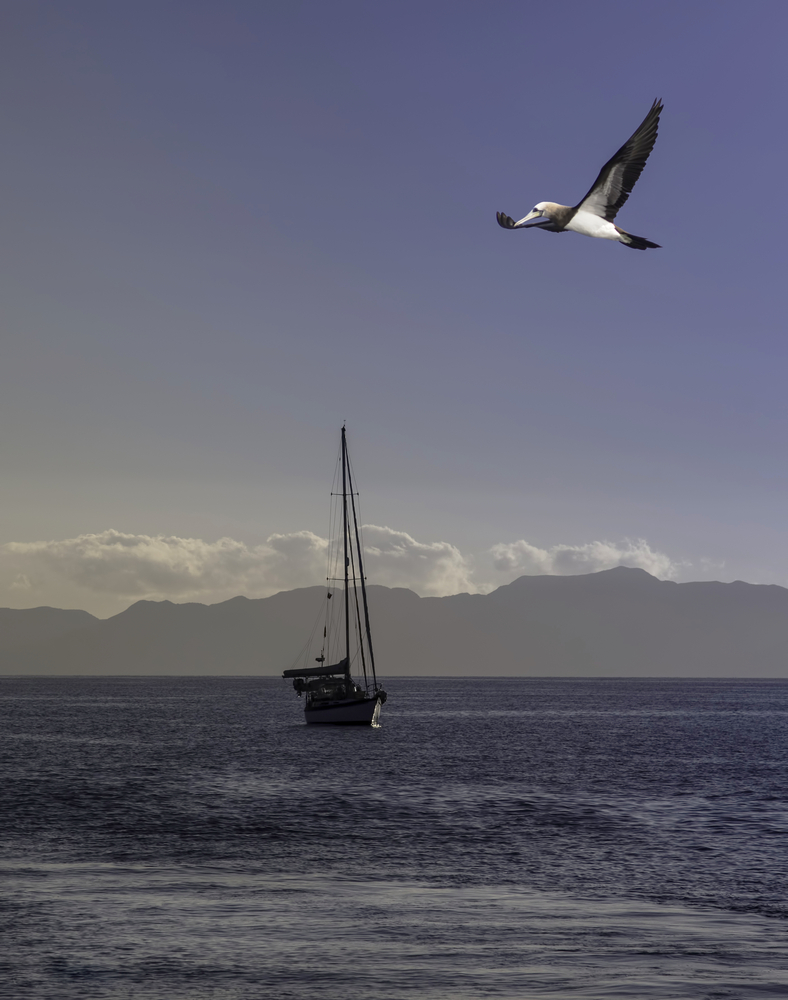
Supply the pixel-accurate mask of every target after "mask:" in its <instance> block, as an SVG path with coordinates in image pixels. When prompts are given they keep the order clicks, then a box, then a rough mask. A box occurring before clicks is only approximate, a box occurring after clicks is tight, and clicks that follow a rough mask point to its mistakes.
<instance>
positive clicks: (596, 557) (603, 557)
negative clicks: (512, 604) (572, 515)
mask: <svg viewBox="0 0 788 1000" xmlns="http://www.w3.org/2000/svg"><path fill="white" fill-rule="evenodd" d="M490 551H491V553H492V557H493V565H494V566H495V568H496V570H498V571H499V572H500V573H505V574H506V575H507V576H508V577H510V578H511V579H514V578H515V577H516V576H537V575H542V574H550V575H554V576H573V575H576V574H581V573H597V572H599V571H600V570H603V569H613V568H614V567H615V566H630V567H634V568H636V569H644V570H646V572H647V573H651V575H652V576H656V577H659V579H661V580H671V579H673V578H674V577H675V576H676V575H677V573H678V572H679V570H680V569H681V564H680V563H676V562H674V561H673V560H672V559H671V558H670V557H669V556H667V555H665V553H664V552H657V551H655V550H654V549H652V548H651V546H650V545H649V544H648V542H647V541H646V540H645V539H643V538H638V539H636V540H634V541H633V540H630V539H625V540H624V541H623V542H621V543H618V544H616V543H614V542H586V543H585V544H584V545H553V546H552V548H549V549H540V548H538V547H537V546H536V545H531V544H530V542H526V541H525V540H524V539H520V540H519V541H517V542H508V543H504V542H501V543H499V544H498V545H493V547H492V549H491V550H490Z"/></svg>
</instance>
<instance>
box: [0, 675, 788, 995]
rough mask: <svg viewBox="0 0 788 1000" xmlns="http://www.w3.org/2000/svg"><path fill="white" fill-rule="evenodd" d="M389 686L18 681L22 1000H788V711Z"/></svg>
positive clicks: (676, 690)
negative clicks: (332, 702) (304, 692)
mask: <svg viewBox="0 0 788 1000" xmlns="http://www.w3.org/2000/svg"><path fill="white" fill-rule="evenodd" d="M387 686H388V688H389V689H390V691H391V695H390V699H389V702H388V703H387V705H386V708H385V711H384V714H383V716H382V719H381V722H382V725H381V727H380V728H379V729H377V730H373V729H365V730H358V729H351V730H347V729H330V730H325V729H322V728H313V727H305V726H303V724H302V723H301V719H300V713H298V708H299V706H298V705H296V706H295V707H294V706H293V705H292V704H291V699H290V697H289V693H290V692H289V691H288V690H287V689H284V688H283V687H282V686H281V685H279V684H278V683H277V682H272V681H259V680H250V679H229V680H219V679H210V678H206V679H199V680H195V679H178V680H175V679H173V680H167V679H161V678H160V679H143V678H140V679H130V678H126V679H120V680H117V681H114V680H108V679H91V680H87V679H71V680H63V679H60V680H54V679H52V680H46V679H34V680H27V681H22V680H11V679H8V678H3V679H0V712H2V716H3V717H2V719H0V723H2V728H0V741H1V742H0V747H2V752H3V756H4V759H5V761H6V762H7V765H6V767H5V768H4V805H3V820H2V828H1V829H0V850H1V851H2V855H1V857H2V859H3V871H4V886H5V889H4V896H3V901H2V903H0V921H1V922H2V923H1V926H2V928H3V940H4V949H3V953H2V954H0V996H2V997H9V998H11V997H13V998H15V1000H16V998H22V997H24V998H28V997H30V998H33V1000H38V998H44V997H47V998H49V997H57V998H58V1000H59V998H63V1000H72V998H74V1000H76V998H82V997H90V998H97V1000H101V998H106V1000H121V998H127V997H128V998H132V997H133V998H137V997H145V998H146V1000H148V998H153V1000H156V998H159V997H161V998H162V1000H164V998H167V1000H181V998H183V1000H186V998H189V1000H191V998H195V1000H203V998H206V1000H207V998H211V1000H216V998H221V1000H224V998H228V1000H229V998H246V997H249V998H254V997H297V998H301V997H303V998H311V997H317V998H330V1000H334V998H336V1000H339V998H344V997H364V998H367V997H368V998H370V1000H394V998H400V997H407V996H410V995H414V996H415V995H418V996H419V997H420V998H427V1000H432V998H435V1000H438V998H441V1000H443V998H447V997H452V998H458V1000H464V998H468V1000H471V998H479V997H505V998H512V1000H514V998H524V997H525V998H531V1000H538V998H548V997H549V998H556V997H566V998H581V1000H586V998H587V1000H608V998H623V1000H635V998H643V997H649V998H650V997H654V998H660V1000H662V998H665V1000H667V998H688V1000H689V998H708V1000H712V998H716V1000H722V998H730V1000H734V998H735V1000H739V998H742V1000H747V998H756V997H759V998H763V997H770V998H781V1000H782V998H785V997H786V996H788V946H787V945H786V934H785V931H786V918H788V894H786V887H787V886H788V863H787V861H786V857H788V855H786V851H785V847H784V845H785V835H786V831H787V830H788V805H787V804H786V800H785V796H784V791H783V788H784V777H783V775H784V760H785V751H786V744H787V743H788V740H787V739H786V737H787V736H788V684H780V683H778V682H770V683H769V684H768V685H766V684H758V683H751V684H744V683H740V684H734V683H733V682H724V683H717V682H692V683H689V682H684V683H683V684H682V682H651V683H649V682H642V681H641V682H627V681H614V682H613V681H596V682H594V681H582V682H569V681H566V680H561V681H556V682H548V681H527V680H524V681H519V680H513V679H506V680H499V681H484V682H482V681H474V680H472V679H463V680H462V681H454V680H451V679H441V680H423V679H422V680H418V681H416V680H408V679H401V680H399V681H398V682H396V683H392V684H389V685H387ZM120 705H122V711H118V708H119V706H120Z"/></svg>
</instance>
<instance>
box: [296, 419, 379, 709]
mask: <svg viewBox="0 0 788 1000" xmlns="http://www.w3.org/2000/svg"><path fill="white" fill-rule="evenodd" d="M334 482H335V487H336V489H335V490H334V491H332V494H331V496H332V500H333V501H334V503H333V505H332V506H333V508H334V509H333V511H332V515H333V516H332V523H333V524H336V523H337V521H341V530H337V531H332V532H331V534H332V536H334V540H333V541H332V542H330V543H329V572H328V577H327V583H328V587H327V590H326V602H325V611H324V614H325V621H324V625H323V643H322V647H321V649H320V655H319V656H317V657H315V662H316V663H317V664H318V666H316V667H308V666H306V663H307V662H308V659H309V656H310V655H311V651H312V640H311V639H310V641H309V642H308V643H307V644H306V646H305V648H304V654H303V655H304V665H303V666H301V667H295V668H293V669H291V670H285V671H284V673H283V674H282V676H283V677H292V678H293V688H294V689H295V690H296V691H297V692H298V697H299V698H300V697H301V696H302V695H303V696H304V720H305V721H306V722H307V723H308V724H310V725H313V724H316V723H318V724H319V723H322V724H333V725H346V726H348V725H350V726H353V725H355V726H377V724H378V719H379V717H380V709H381V706H382V705H383V704H384V702H385V701H386V692H385V691H384V690H383V688H382V687H381V686H380V684H378V679H377V674H376V673H375V654H374V652H373V649H372V631H371V629H370V625H369V604H368V601H367V585H366V577H365V576H364V563H363V544H362V537H361V529H360V526H359V523H358V517H357V505H356V497H357V496H358V494H357V493H356V492H355V491H354V489H353V477H352V469H351V465H350V458H349V456H348V450H347V434H346V431H345V427H344V425H343V427H342V443H341V447H340V454H339V461H338V467H337V473H336V475H335V479H334ZM340 483H341V487H342V492H341V493H340V492H339V491H338V490H339V485H340ZM340 498H341V504H340V503H339V501H340ZM337 527H338V525H337ZM340 560H341V567H342V568H343V573H342V575H341V576H338V574H337V572H336V570H337V566H338V564H339V563H340ZM338 583H341V584H342V585H343V590H342V600H341V601H333V600H332V598H333V597H334V596H335V591H334V589H333V588H334V586H335V585H336V584H338ZM359 590H360V591H361V601H360V602H359ZM316 625H317V623H316ZM315 631H316V629H313V635H314V632H315ZM332 653H333V654H334V656H335V657H336V656H339V655H340V654H344V655H342V658H341V659H339V660H338V661H337V662H336V663H333V664H331V663H330V660H331V654H332ZM327 661H329V662H327ZM354 671H355V674H356V676H355V677H354Z"/></svg>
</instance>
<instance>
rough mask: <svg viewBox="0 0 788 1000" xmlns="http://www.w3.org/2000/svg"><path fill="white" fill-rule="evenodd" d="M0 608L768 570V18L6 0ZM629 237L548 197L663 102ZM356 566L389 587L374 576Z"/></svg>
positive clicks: (627, 213)
mask: <svg viewBox="0 0 788 1000" xmlns="http://www.w3.org/2000/svg"><path fill="white" fill-rule="evenodd" d="M0 20H1V23H2V31H0V78H2V84H3V85H2V88H0V102H1V103H2V112H3V120H4V123H5V145H4V176H5V184H4V193H5V197H4V201H3V227H2V243H1V244H0V245H1V246H2V254H3V260H2V271H1V272H0V275H1V277H0V280H1V281H2V302H3V309H2V326H3V338H2V341H3V360H4V363H3V365H2V368H1V369H0V378H1V379H2V395H1V396H0V406H1V407H2V427H3V435H2V437H3V451H2V476H0V480H1V485H0V516H1V518H2V521H1V526H2V530H1V531H0V543H2V546H3V548H2V550H1V551H0V590H2V594H0V605H5V606H11V607H31V606H35V605H40V604H54V605H57V606H69V607H83V608H86V609H87V610H90V611H93V612H94V613H97V614H102V615H106V614H112V613H114V612H115V611H117V610H120V609H121V608H122V607H125V606H126V605H127V604H129V603H131V601H133V600H135V599H137V598H139V597H146V596H147V597H170V598H171V599H173V600H187V599H194V600H205V601H213V600H219V599H223V598H224V597H229V596H233V594H235V593H245V594H247V596H252V597H253V596H262V595H264V594H265V593H270V592H272V590H278V589H283V588H287V587H289V586H296V585H304V584H307V583H311V582H319V581H320V579H321V578H322V576H323V575H324V574H323V566H322V559H323V556H324V536H325V534H326V528H327V523H328V493H329V490H330V484H331V477H332V474H333V469H334V462H335V457H336V448H337V445H338V438H339V428H340V426H341V424H342V421H343V420H347V425H348V434H349V438H350V442H351V449H352V456H353V459H354V464H355V468H356V472H357V475H358V479H359V485H360V488H361V491H362V498H363V514H364V520H365V521H366V522H368V523H370V524H372V525H376V526H378V527H377V528H375V529H374V530H372V531H371V532H370V534H369V538H368V542H369V544H370V547H371V557H370V578H371V579H374V582H378V583H390V584H396V585H403V586H412V587H413V588H414V589H416V590H417V591H419V592H421V593H448V592H456V591H457V590H468V589H482V590H484V589H490V588H491V587H494V586H497V585H499V584H501V583H506V582H508V581H509V580H511V579H513V578H514V577H516V576H518V575H521V574H522V573H524V572H583V571H588V570H592V569H599V568H607V567H608V566H610V565H615V564H616V563H617V562H622V561H623V562H625V563H628V564H630V565H639V566H642V567H643V568H645V569H649V570H650V571H651V572H655V573H656V574H657V575H661V576H672V577H673V578H674V579H678V580H688V579H709V578H714V579H721V580H733V579H745V580H748V581H751V582H754V583H779V584H781V585H784V586H788V561H787V560H786V553H787V552H788V524H787V523H786V515H785V512H786V509H787V508H788V477H787V474H786V463H785V451H786V438H787V432H788V393H786V361H787V360H788V346H786V339H787V338H786V298H787V296H786V251H785V246H784V230H785V226H786V207H785V202H784V193H783V188H784V175H785V165H786V160H787V159H788V140H787V139H786V131H785V128H784V122H785V117H786V103H787V100H786V99H787V97H788V90H787V88H786V84H787V83H788V69H787V65H786V64H787V61H786V59H785V37H786V30H788V6H786V5H785V4H784V3H781V2H780V3H778V2H759V0H755V2H753V3H750V4H746V5H745V4H741V3H731V2H725V0H723V2H680V3H674V2H663V3H660V4H647V3H637V2H632V0H626V2H618V0H615V2H605V0H602V2H597V3H594V4H588V3H585V2H582V3H580V2H560V0H559V2H551V3H549V4H548V3H538V4H537V3H509V2H498V3H491V4H478V3H466V2H452V3H444V2H429V0H427V2H419V3H410V2H396V3H356V2H351V3H348V2H329V3H316V2H304V3H299V2H295V0H293V2H287V3H284V2H282V3H277V2H270V0H269V2H266V3H257V2H238V0H229V2H225V3H221V4H219V3H216V2H201V0H188V2H181V0H176V2H169V0H157V2H155V3H153V2H147V0H136V2H135V3H133V4H131V3H126V4H107V3H103V2H93V0H91V2H86V0H72V2H70V3H68V4H63V3H56V2H37V0H24V2H22V0H6V2H5V3H3V4H2V5H0ZM657 96H661V97H662V98H663V100H664V104H665V111H664V113H663V116H662V124H661V126H660V134H659V138H658V140H657V143H656V147H655V149H654V152H653V153H652V155H651V157H650V159H649V162H648V165H647V167H646V170H645V171H644V174H643V176H642V177H641V179H640V181H639V182H638V184H637V186H636V188H635V190H634V193H633V195H632V197H631V198H630V200H629V201H628V203H627V204H626V205H625V206H624V208H623V209H622V211H621V213H620V215H619V217H618V219H617V222H618V223H619V224H620V225H621V226H622V227H623V228H625V229H628V230H630V231H631V232H633V233H636V234H638V235H642V236H645V237H647V238H648V239H651V240H654V241H655V242H657V243H660V244H662V246H663V249H661V250H656V251H647V252H645V253H638V252H634V251H631V250H628V249H626V248H625V247H622V246H620V245H617V244H613V243H608V242H606V241H602V240H589V239H584V238H582V237H579V236H576V235H572V234H563V235H560V236H556V235H551V234H546V233H541V232H537V231H530V232H517V233H508V232H504V231H503V230H501V229H499V227H498V226H497V225H496V222H495V212H496V210H503V211H506V212H507V213H509V214H510V215H513V216H514V217H515V218H519V217H521V216H522V215H524V214H525V213H526V212H527V211H528V210H529V209H530V208H531V207H532V206H533V204H534V203H535V202H537V201H540V200H555V201H559V202H565V203H569V204H572V203H574V202H576V201H577V200H579V198H580V197H581V196H582V195H583V194H584V193H585V191H586V190H587V188H588V187H589V186H590V184H591V182H592V181H593V180H594V177H595V176H596V173H597V171H598V170H599V168H600V167H601V165H602V164H603V163H604V162H605V160H606V159H608V157H610V156H611V155H612V154H613V152H615V150H616V149H617V148H618V147H619V146H620V145H621V143H622V142H623V141H624V140H625V139H626V138H627V137H628V136H629V135H630V134H631V132H632V131H633V130H634V129H635V127H636V126H637V125H638V123H639V122H640V121H641V120H642V118H643V117H644V115H645V114H646V112H647V110H648V108H649V106H650V105H651V102H652V100H653V99H654V98H655V97H657ZM373 574H374V575H373Z"/></svg>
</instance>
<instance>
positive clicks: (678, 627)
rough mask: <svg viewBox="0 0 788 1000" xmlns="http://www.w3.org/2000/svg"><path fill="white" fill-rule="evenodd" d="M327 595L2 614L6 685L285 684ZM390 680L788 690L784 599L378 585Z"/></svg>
mask: <svg viewBox="0 0 788 1000" xmlns="http://www.w3.org/2000/svg"><path fill="white" fill-rule="evenodd" d="M324 595H325V591H324V589H323V588H322V587H308V588H303V589H299V590H292V591H284V592H282V593H279V594H275V595H273V596H272V597H267V598H262V599H259V600H249V599H248V598H245V597H235V598H233V599H232V600H229V601H224V602H223V603H221V604H212V605H205V604H173V603H171V602H170V601H138V602H137V603H136V604H133V605H132V606H131V607H129V608H128V609H127V610H125V611H123V612H121V613H120V614H118V615H115V616H114V617H112V618H107V619H104V620H101V619H97V618H94V617H93V616H91V615H88V614H87V613H86V612H84V611H60V610H57V609H54V608H33V609H29V610H23V611H17V610H11V609H0V673H2V674H6V675H9V674H16V675H19V674H22V675H25V674H61V675H65V674H88V675H102V674H106V675H128V674H148V675H238V674H247V675H248V674H260V675H276V674H281V672H282V670H284V669H287V668H288V667H291V666H293V665H294V662H295V661H296V659H297V657H298V655H299V651H300V650H301V649H302V648H303V646H304V644H305V642H306V640H307V638H308V636H309V632H310V629H311V628H312V624H313V622H314V621H315V620H316V619H317V618H318V617H319V615H320V611H321V607H322V604H323V600H324ZM369 602H370V615H371V618H372V624H373V638H374V641H375V654H376V662H377V665H378V673H379V675H380V676H381V677H382V678H385V677H386V676H393V675H425V676H429V675H466V676H479V675H481V676H484V675H488V676H502V675H514V676H518V675H523V676H543V677H544V676H585V677H594V676H608V677H682V676H686V677H753V678H756V677H788V590H786V589H785V588H783V587H778V586H765V585H758V584H748V583H742V582H740V581H737V582H735V583H711V582H703V583H674V582H671V581H665V580H657V579H656V578H655V577H653V576H650V575H649V574H648V573H646V572H645V571H644V570H640V569H628V568H625V567H618V568H616V569H612V570H605V571H603V572H600V573H589V574H585V575H582V576H524V577H520V578H519V579H518V580H515V581H514V582H513V583H510V584H508V585H507V586H504V587H499V588H498V589H497V590H495V591H493V592H492V593H490V594H456V595H453V596H451V597H418V596H417V595H416V594H414V593H413V592H412V591H410V590H405V589H402V588H394V589H391V588H387V587H378V586H371V587H370V588H369Z"/></svg>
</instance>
